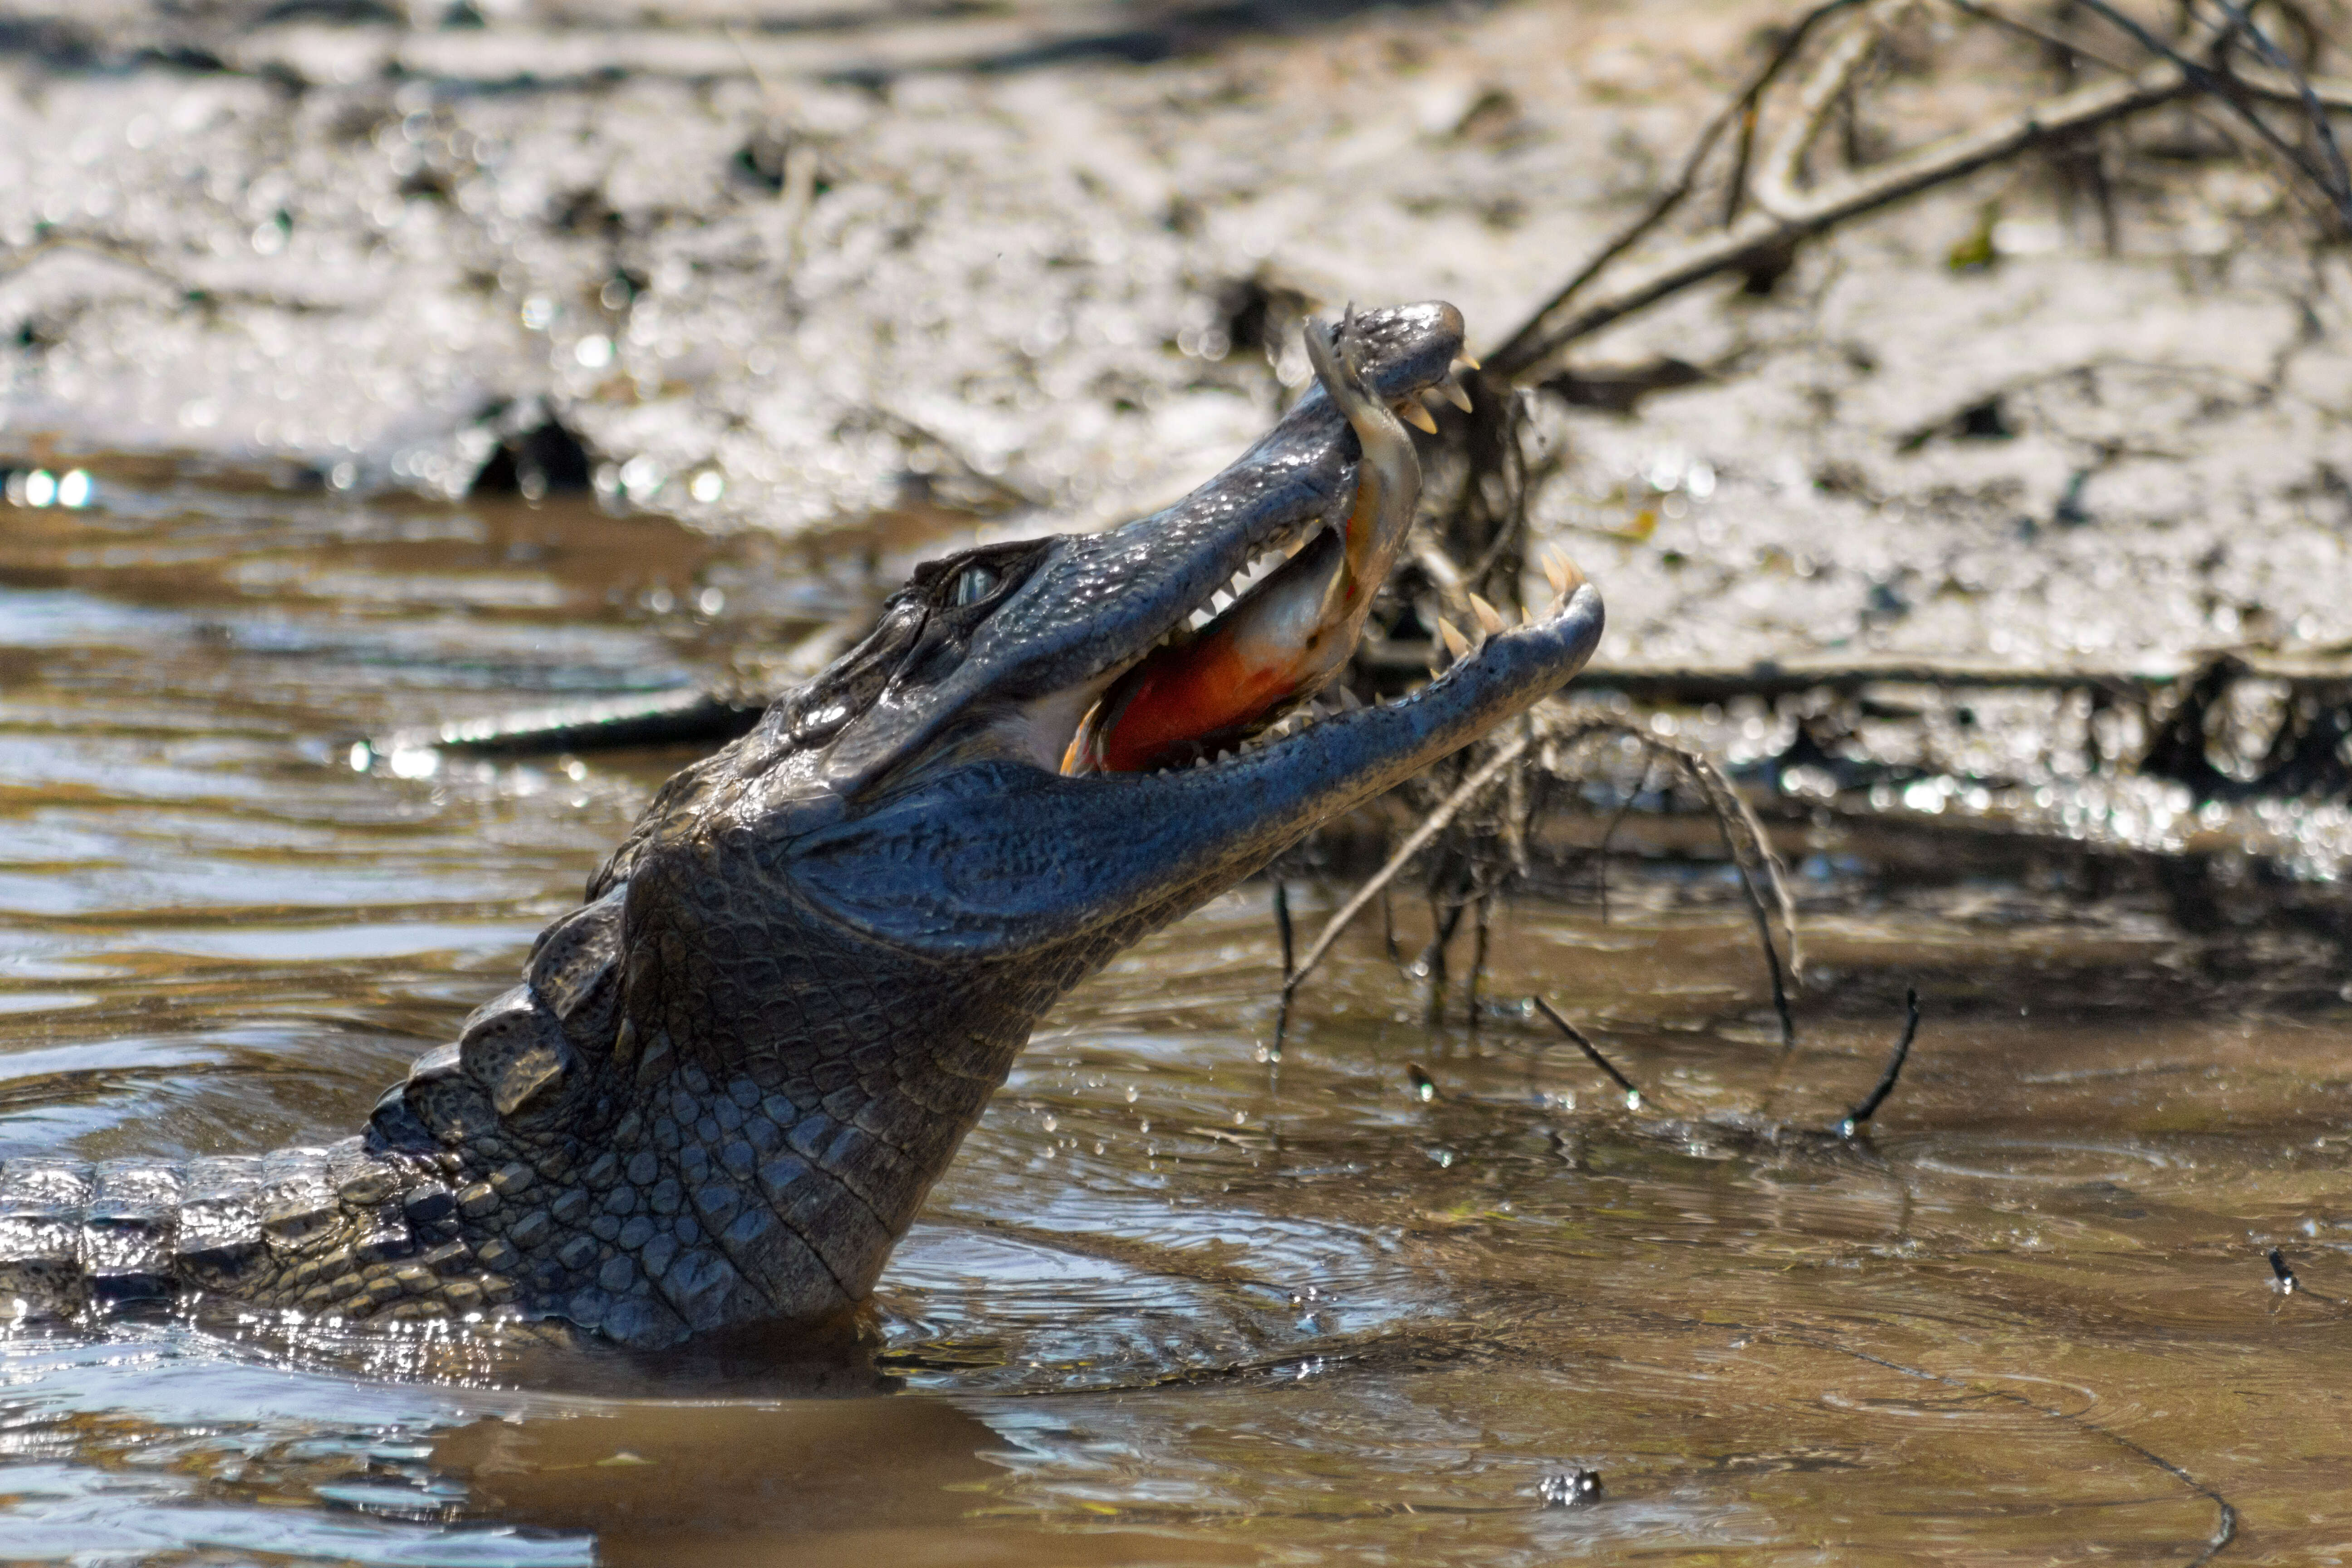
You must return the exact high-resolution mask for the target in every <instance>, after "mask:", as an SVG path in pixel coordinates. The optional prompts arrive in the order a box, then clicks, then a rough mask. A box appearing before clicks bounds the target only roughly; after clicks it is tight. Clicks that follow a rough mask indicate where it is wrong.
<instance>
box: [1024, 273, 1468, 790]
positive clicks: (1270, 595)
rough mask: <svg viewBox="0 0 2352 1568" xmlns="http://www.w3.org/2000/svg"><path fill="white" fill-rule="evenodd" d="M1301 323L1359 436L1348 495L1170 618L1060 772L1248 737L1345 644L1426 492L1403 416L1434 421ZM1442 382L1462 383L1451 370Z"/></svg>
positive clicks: (1348, 349) (1336, 665) (1313, 687)
mask: <svg viewBox="0 0 2352 1568" xmlns="http://www.w3.org/2000/svg"><path fill="white" fill-rule="evenodd" d="M1354 314H1355V312H1354V311H1353V310H1349V314H1348V318H1347V319H1346V320H1345V321H1342V322H1341V326H1342V327H1343V328H1344V327H1348V326H1351V325H1352V324H1353V318H1354ZM1305 337H1306V345H1307V360H1308V363H1311V364H1312V365H1313V366H1314V369H1315V377H1316V380H1317V381H1318V383H1319V384H1321V386H1322V388H1323V392H1324V395H1326V396H1328V397H1329V398H1330V400H1331V402H1332V405H1334V406H1335V407H1337V408H1338V409H1339V412H1340V413H1341V414H1342V415H1343V416H1345V417H1346V418H1347V421H1348V424H1349V427H1350V428H1351V429H1352V430H1353V431H1354V432H1355V435H1356V439H1357V442H1358V444H1359V446H1360V447H1361V449H1362V456H1361V457H1360V458H1359V459H1358V463H1357V470H1356V495H1355V501H1354V504H1353V505H1352V506H1350V507H1349V510H1348V512H1347V515H1346V516H1345V518H1344V519H1339V520H1334V521H1329V522H1327V523H1325V524H1324V525H1323V526H1321V527H1319V528H1318V529H1317V530H1316V531H1314V532H1313V533H1312V534H1311V535H1310V536H1309V537H1308V538H1307V541H1306V542H1304V543H1303V544H1299V545H1297V546H1296V547H1295V549H1294V551H1293V552H1292V553H1291V554H1290V556H1289V558H1288V559H1287V560H1286V561H1283V562H1282V563H1280V564H1278V565H1276V566H1275V567H1274V569H1273V570H1272V571H1270V572H1267V573H1266V574H1265V575H1263V576H1261V577H1258V578H1257V580H1256V581H1255V583H1251V584H1246V585H1244V584H1243V583H1242V582H1241V581H1240V580H1238V579H1237V580H1236V582H1235V584H1234V587H1235V588H1236V589H1238V590H1239V596H1238V597H1236V598H1234V601H1233V603H1232V604H1231V605H1227V606H1225V607H1224V608H1223V610H1222V611H1214V612H1213V615H1212V618H1210V619H1209V620H1208V621H1207V622H1206V624H1205V625H1202V626H1197V627H1196V626H1191V625H1187V626H1181V627H1179V628H1178V629H1177V630H1175V631H1173V632H1171V633H1170V634H1169V635H1168V637H1167V638H1166V639H1165V640H1164V641H1162V642H1161V643H1160V646H1158V647H1155V648H1153V649H1152V650H1151V652H1150V653H1149V654H1147V655H1145V656H1144V658H1142V659H1141V660H1139V662H1138V663H1137V664H1135V665H1134V666H1133V667H1132V668H1129V670H1128V671H1127V672H1126V673H1125V674H1124V675H1121V676H1120V677H1119V678H1118V679H1117V680H1116V681H1114V682H1113V683H1112V685H1111V687H1110V689H1108V691H1106V692H1105V693H1104V694H1103V696H1102V699H1101V700H1099V701H1098V702H1097V703H1096V704H1095V706H1094V708H1093V709H1092V710H1089V712H1088V713H1087V717H1086V718H1085V719H1084V720H1083V721H1081V722H1080V724H1079V726H1078V731H1077V733H1076V736H1075V737H1073V738H1072V740H1071V742H1070V745H1069V749H1068V751H1067V752H1066V754H1065V755H1064V757H1063V760H1062V771H1063V772H1064V773H1097V772H1100V773H1134V772H1137V771H1139V770H1142V769H1149V768H1158V767H1164V766H1168V765H1170V764H1171V763H1189V762H1192V761H1197V760H1198V759H1200V758H1201V757H1202V756H1214V755H1216V754H1219V753H1221V752H1225V751H1226V750H1228V749H1229V748H1231V747H1233V746H1236V745H1243V744H1246V743H1247V742H1248V741H1249V740H1250V739H1251V738H1252V737H1253V736H1255V734H1257V733H1258V732H1259V731H1262V730H1264V729H1265V728H1267V727H1268V726H1269V725H1270V724H1271V723H1273V722H1275V721H1278V720H1279V719H1280V718H1281V717H1282V716H1283V715H1284V714H1286V713H1287V712H1290V711H1293V710H1296V709H1297V707H1298V705H1299V704H1301V703H1304V702H1306V701H1307V700H1310V699H1311V698H1313V697H1314V696H1315V695H1316V693H1317V692H1318V691H1320V690H1321V689H1323V688H1324V686H1326V685H1327V684H1328V682H1329V681H1330V679H1332V677H1333V676H1335V675H1337V674H1338V673H1339V670H1340V669H1341V668H1344V667H1345V666H1346V664H1347V663H1348V660H1349V658H1350V657H1351V656H1352V654H1353V653H1354V651H1355V647H1356V641H1357V638H1358V637H1360V635H1361V633H1362V631H1363V627H1364V619H1365V617H1366V616H1368V615H1370V613H1371V608H1372V596H1373V595H1375V594H1376V593H1377V592H1378V591H1379V589H1380V586H1381V583H1382V582H1383V581H1385V580H1386V578H1387V576H1388V574H1389V568H1390V567H1391V566H1392V565H1393V564H1394V563H1395V562H1396V557H1397V552H1398V551H1399V550H1400V549H1402V547H1403V544H1404V540H1405V535H1406V534H1407V533H1409V532H1410V531H1412V520H1413V512H1414V509H1415V507H1416V506H1417V505H1418V503H1419V501H1420V499H1421V464H1420V461H1419V459H1418V458H1416V457H1415V456H1414V454H1413V449H1412V437H1409V436H1407V435H1406V434H1405V433H1404V426H1403V424H1402V421H1401V419H1400V417H1399V416H1400V415H1402V416H1405V417H1410V418H1413V419H1414V420H1415V423H1417V424H1419V425H1422V426H1425V427H1427V428H1430V429H1432V430H1433V429H1435V427H1436V426H1435V425H1434V423H1433V421H1431V419H1430V417H1429V415H1428V413H1427V411H1426V410H1424V409H1423V408H1422V407H1421V405H1419V404H1418V403H1416V402H1415V401H1414V400H1413V398H1412V396H1407V397H1406V398H1404V399H1403V400H1402V402H1400V403H1399V404H1398V405H1396V406H1395V407H1393V408H1391V406H1389V405H1386V404H1384V403H1382V402H1381V399H1380V398H1378V397H1377V396H1375V395H1373V393H1372V392H1371V390H1370V388H1368V387H1367V386H1366V385H1365V384H1364V380H1363V376H1362V374H1361V373H1360V371H1359V370H1358V368H1357V366H1356V363H1355V353H1356V351H1355V348H1354V345H1353V344H1352V343H1351V342H1347V341H1345V340H1343V339H1342V337H1341V336H1340V334H1339V332H1338V331H1334V330H1332V329H1331V328H1328V327H1326V326H1324V325H1323V324H1322V323H1321V322H1318V321H1308V322H1307V324H1306V329H1305ZM1441 384H1442V385H1443V386H1444V387H1445V388H1446V389H1447V390H1449V391H1451V392H1453V393H1454V395H1455V396H1457V397H1459V396H1461V394H1460V392H1459V390H1458V389H1456V388H1454V384H1453V383H1452V382H1450V381H1447V382H1444V383H1441ZM1463 402H1464V403H1465V405H1466V404H1467V402H1468V399H1467V398H1466V397H1464V398H1463ZM1221 597H1222V595H1221Z"/></svg>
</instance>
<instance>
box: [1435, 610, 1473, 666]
mask: <svg viewBox="0 0 2352 1568" xmlns="http://www.w3.org/2000/svg"><path fill="white" fill-rule="evenodd" d="M1437 635H1438V637H1440V638H1442V639H1443V640H1444V644H1445V651H1446V652H1448V653H1450V654H1452V655H1453V656H1454V658H1469V657H1470V639H1469V638H1468V637H1464V636H1463V635H1462V633H1461V632H1460V631H1459V630H1458V629H1457V628H1456V627H1455V626H1454V623H1453V622H1452V621H1449V620H1445V619H1443V618H1441V619H1440V620H1439V621H1438V623H1437Z"/></svg>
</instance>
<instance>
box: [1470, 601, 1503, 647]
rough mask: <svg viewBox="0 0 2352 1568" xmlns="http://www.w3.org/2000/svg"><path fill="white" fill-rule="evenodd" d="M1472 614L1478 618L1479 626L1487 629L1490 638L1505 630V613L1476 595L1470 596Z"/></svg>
mask: <svg viewBox="0 0 2352 1568" xmlns="http://www.w3.org/2000/svg"><path fill="white" fill-rule="evenodd" d="M1470 613H1471V614H1472V615H1474V616H1477V617H1478V624H1479V625H1480V626H1483V627H1485V628H1486V635H1487V636H1488V637H1493V636H1494V635H1495V634H1496V632H1499V631H1501V630H1502V629H1503V612H1502V611H1500V610H1498V609H1496V608H1495V606H1494V605H1490V604H1488V603H1487V602H1486V600H1484V599H1482V598H1480V597H1479V596H1478V595H1475V594H1473V595H1470Z"/></svg>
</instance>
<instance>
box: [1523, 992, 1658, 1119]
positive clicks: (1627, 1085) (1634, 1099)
mask: <svg viewBox="0 0 2352 1568" xmlns="http://www.w3.org/2000/svg"><path fill="white" fill-rule="evenodd" d="M1528 1001H1530V1002H1532V1003H1534V1004H1535V1005H1536V1010H1537V1011H1538V1012H1539V1013H1541V1014H1542V1015H1543V1016H1545V1017H1547V1018H1549V1019H1550V1020H1551V1021H1552V1026H1553V1027H1555V1028H1557V1029H1558V1030H1559V1032H1560V1033H1561V1034H1563V1035H1565V1036H1567V1037H1568V1038H1569V1040H1570V1043H1571V1044H1573V1045H1574V1046H1575V1047H1576V1048H1577V1049H1578V1050H1580V1051H1582V1052H1583V1053H1584V1055H1585V1057H1586V1058H1587V1059H1588V1060H1590V1061H1591V1063H1592V1065H1593V1066H1594V1067H1597V1068H1600V1069H1601V1071H1602V1072H1605V1073H1607V1074H1608V1075H1609V1081H1610V1082H1612V1083H1613V1084H1615V1085H1616V1086H1617V1087H1618V1088H1619V1089H1623V1090H1624V1091H1625V1109H1626V1110H1641V1109H1642V1091H1641V1090H1640V1089H1636V1088H1634V1087H1633V1079H1630V1078H1627V1077H1626V1076H1625V1075H1624V1074H1623V1073H1622V1072H1619V1071H1618V1070H1617V1064H1616V1063H1614V1062H1612V1061H1611V1060H1610V1059H1609V1058H1607V1057H1604V1056H1602V1055H1601V1047H1599V1046H1596V1045H1594V1044H1593V1043H1592V1042H1591V1040H1589V1039H1586V1038H1585V1037H1584V1031H1583V1030H1581V1029H1580V1028H1578V1027H1577V1026H1575V1025H1573V1024H1571V1023H1570V1022H1569V1021H1568V1020H1567V1019H1565V1018H1563V1017H1561V1016H1559V1011H1558V1010H1557V1009H1555V1008H1554V1007H1553V1006H1552V1005H1551V1004H1550V1003H1549V1002H1547V1001H1545V1000H1544V999H1543V998H1542V997H1540V996H1530V997H1528Z"/></svg>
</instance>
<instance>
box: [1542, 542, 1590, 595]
mask: <svg viewBox="0 0 2352 1568" xmlns="http://www.w3.org/2000/svg"><path fill="white" fill-rule="evenodd" d="M1543 569H1544V577H1545V579H1546V580H1547V581H1549V583H1550V584H1551V591H1552V592H1553V593H1555V594H1557V595H1559V596H1560V597H1561V598H1562V599H1566V598H1567V597H1568V596H1569V595H1570V594H1573V593H1575V592H1576V591H1577V590H1578V589H1579V588H1580V587H1582V586H1584V574H1583V573H1581V572H1580V571H1578V570H1577V568H1576V563H1575V562H1573V561H1570V559H1569V558H1568V557H1567V556H1565V555H1562V554H1561V553H1560V552H1559V551H1557V550H1547V551H1545V552H1544V555H1543Z"/></svg>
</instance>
